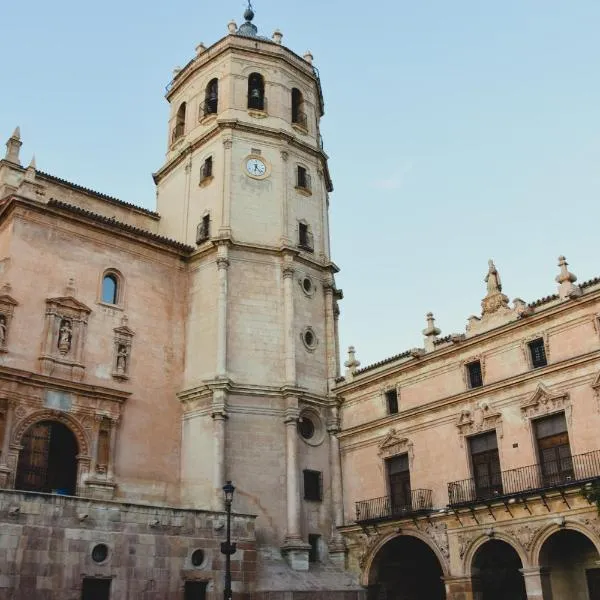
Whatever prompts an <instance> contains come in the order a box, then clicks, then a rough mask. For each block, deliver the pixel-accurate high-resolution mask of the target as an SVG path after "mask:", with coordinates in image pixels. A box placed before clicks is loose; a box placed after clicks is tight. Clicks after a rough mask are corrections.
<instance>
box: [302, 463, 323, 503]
mask: <svg viewBox="0 0 600 600" xmlns="http://www.w3.org/2000/svg"><path fill="white" fill-rule="evenodd" d="M304 499H305V500H312V501H314V502H321V500H323V474H322V473H321V471H311V470H310V469H305V470H304Z"/></svg>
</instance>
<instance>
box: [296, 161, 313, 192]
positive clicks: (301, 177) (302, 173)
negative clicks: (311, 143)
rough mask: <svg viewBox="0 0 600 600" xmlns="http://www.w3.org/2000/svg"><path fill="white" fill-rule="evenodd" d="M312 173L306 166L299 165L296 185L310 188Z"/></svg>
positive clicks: (305, 188) (304, 188) (306, 188)
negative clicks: (310, 173)
mask: <svg viewBox="0 0 600 600" xmlns="http://www.w3.org/2000/svg"><path fill="white" fill-rule="evenodd" d="M310 184H311V182H310V175H309V174H308V172H307V170H306V169H305V168H304V167H301V166H298V176H297V181H296V187H299V188H302V189H303V190H310Z"/></svg>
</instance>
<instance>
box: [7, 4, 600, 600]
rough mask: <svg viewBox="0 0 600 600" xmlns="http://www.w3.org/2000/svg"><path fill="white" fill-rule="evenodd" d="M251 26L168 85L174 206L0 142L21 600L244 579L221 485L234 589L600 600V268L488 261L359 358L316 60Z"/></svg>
mask: <svg viewBox="0 0 600 600" xmlns="http://www.w3.org/2000/svg"><path fill="white" fill-rule="evenodd" d="M244 19H245V22H244V23H243V24H242V25H241V26H240V27H238V26H237V25H236V23H234V22H231V23H229V25H228V34H227V35H226V36H225V37H224V38H222V39H221V40H219V41H218V42H216V43H215V44H213V45H212V46H210V47H205V46H204V45H203V44H200V45H199V46H198V47H197V48H196V55H195V56H194V58H193V59H192V60H190V62H189V63H188V64H187V65H186V66H185V67H184V68H183V69H177V70H176V72H175V74H174V77H173V80H172V82H171V84H170V85H169V87H168V90H167V96H166V97H167V101H168V102H169V105H170V117H169V127H168V130H169V134H168V140H167V153H166V159H165V163H164V165H163V166H162V167H161V168H160V169H159V170H158V171H157V172H156V173H154V175H153V177H154V181H155V183H156V189H157V212H154V211H151V210H147V209H143V208H140V207H138V206H134V205H132V204H128V203H126V202H123V201H121V200H118V199H115V198H112V197H109V196H106V195H104V194H101V193H98V192H96V191H93V190H90V189H87V188H84V187H81V186H79V185H76V184H74V183H70V182H67V181H65V180H63V179H60V178H58V177H57V176H55V175H51V174H48V173H45V172H43V171H41V170H39V169H38V168H37V165H36V164H35V162H34V161H32V162H31V163H30V164H29V165H28V166H25V165H24V164H22V159H21V146H22V140H21V132H20V131H19V130H18V129H17V130H15V132H14V133H13V135H12V136H11V137H10V139H9V140H8V142H7V151H6V156H5V158H4V159H3V160H1V161H0V600H4V599H7V600H8V599H20V598H27V599H28V600H29V599H31V598H35V599H47V600H55V599H56V600H58V599H59V598H60V599H61V600H65V599H67V600H79V599H83V600H103V599H109V598H110V599H112V600H126V599H127V600H129V599H136V600H137V599H141V598H143V599H148V600H153V599H155V600H159V599H160V600H166V599H169V600H176V599H177V600H179V599H184V600H203V599H209V600H214V599H216V598H219V597H222V596H223V575H224V559H223V556H222V554H221V552H220V544H221V542H222V541H224V539H225V522H226V518H225V513H224V508H225V506H224V502H223V491H222V487H223V484H224V483H225V482H226V481H229V480H230V481H233V483H234V485H235V487H236V490H235V494H234V500H233V512H234V514H233V518H232V519H233V520H232V536H233V540H234V541H235V542H236V544H237V552H236V553H235V554H234V555H233V557H232V580H233V591H234V598H236V600H237V599H239V600H242V599H245V600H305V599H306V598H309V597H310V598H311V599H312V598H315V599H316V600H319V599H331V600H363V599H366V598H372V599H373V600H375V599H377V600H399V599H402V600H417V599H418V598H427V599H428V600H438V599H439V600H443V599H447V600H495V599H496V598H511V600H521V599H525V598H529V599H535V600H550V599H552V598H554V600H557V599H558V598H565V597H570V596H568V595H565V594H569V593H571V592H572V591H573V590H576V592H577V594H579V596H577V597H578V598H582V599H583V598H589V599H590V600H596V598H598V597H599V596H598V590H599V589H600V588H599V585H600V574H599V571H598V569H597V564H596V563H597V562H598V560H599V559H600V557H599V556H598V549H599V548H600V522H599V521H598V519H597V516H596V515H597V509H596V506H595V503H596V494H598V497H599V498H600V490H597V489H596V482H597V481H598V479H599V478H600V449H599V448H598V447H597V441H596V440H597V434H596V432H597V430H598V426H599V425H600V409H599V406H600V404H599V396H598V394H599V393H600V392H599V390H600V375H599V372H600V371H599V367H598V359H599V358H600V316H599V315H600V281H599V280H592V281H589V282H586V283H582V284H581V285H576V278H575V276H574V275H573V274H572V273H571V272H570V271H569V270H568V266H567V263H566V260H565V259H564V258H563V257H561V259H560V261H559V263H560V265H559V274H558V276H557V283H558V293H557V294H556V295H553V296H549V297H547V298H544V299H542V300H540V301H537V302H533V303H529V304H527V303H525V302H524V301H522V300H520V299H518V298H517V299H515V300H514V301H513V302H512V303H509V300H508V298H507V297H506V296H505V295H504V293H503V290H502V284H501V282H500V276H499V273H498V270H497V269H496V267H495V265H494V264H493V263H492V262H491V261H490V265H489V271H488V275H487V277H486V284H487V293H486V296H485V298H484V300H483V301H482V312H481V317H470V318H469V324H468V326H467V329H466V331H465V332H464V333H461V334H454V335H450V336H446V337H440V333H441V332H440V330H439V329H438V328H437V327H436V325H435V321H434V318H433V315H431V314H430V315H428V317H427V327H426V329H425V330H424V332H423V333H424V344H423V347H422V348H416V349H412V350H408V351H406V352H404V353H402V354H400V355H398V356H395V357H392V358H390V359H386V360H383V361H381V362H380V363H377V364H375V365H371V366H368V367H364V368H362V369H361V368H360V364H359V362H358V360H357V359H356V355H355V352H354V350H353V349H350V352H349V357H348V360H347V361H346V363H345V366H346V371H345V374H344V375H343V376H342V373H341V368H340V361H339V356H340V348H339V343H338V316H339V307H338V302H339V301H340V300H341V299H342V292H341V290H339V289H338V288H337V287H336V283H335V274H336V273H337V271H338V269H337V266H336V265H335V263H334V262H333V261H332V257H331V252H330V241H329V216H328V208H329V195H330V193H331V191H332V189H333V187H332V182H331V178H330V175H329V170H328V165H327V155H326V154H325V152H324V149H323V142H322V138H321V135H320V119H321V117H322V116H323V114H324V101H323V94H322V89H321V82H320V79H319V75H318V71H317V69H316V68H315V67H314V66H313V57H312V55H311V54H310V53H307V54H305V55H304V56H299V55H297V54H295V53H294V52H292V51H291V50H289V49H288V48H286V47H285V46H284V45H283V44H282V35H281V33H280V32H279V31H276V32H275V33H274V34H273V36H272V38H269V39H267V38H264V37H262V36H261V35H259V32H258V30H257V28H256V26H255V25H254V23H253V19H254V14H253V11H252V10H251V9H248V10H247V11H246V13H245V15H244ZM565 590H569V592H566V591H565ZM498 594H504V595H498ZM573 597H574V596H573Z"/></svg>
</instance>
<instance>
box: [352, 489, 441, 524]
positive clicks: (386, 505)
mask: <svg viewBox="0 0 600 600" xmlns="http://www.w3.org/2000/svg"><path fill="white" fill-rule="evenodd" d="M432 510H433V505H432V501H431V490H411V492H410V503H409V504H403V503H396V502H393V501H392V499H391V498H390V497H389V496H384V497H383V498H373V499H371V500H361V501H360V502H357V503H356V522H357V523H366V522H373V521H387V520H392V519H405V518H407V517H412V516H416V515H420V514H426V513H428V512H430V511H432Z"/></svg>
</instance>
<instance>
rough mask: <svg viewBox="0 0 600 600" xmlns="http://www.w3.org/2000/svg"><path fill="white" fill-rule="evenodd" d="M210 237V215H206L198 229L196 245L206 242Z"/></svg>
mask: <svg viewBox="0 0 600 600" xmlns="http://www.w3.org/2000/svg"><path fill="white" fill-rule="evenodd" d="M209 237H210V215H204V216H203V217H202V221H200V223H199V224H198V227H197V228H196V244H201V243H202V242H205V241H206V240H207V239H208V238H209Z"/></svg>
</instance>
